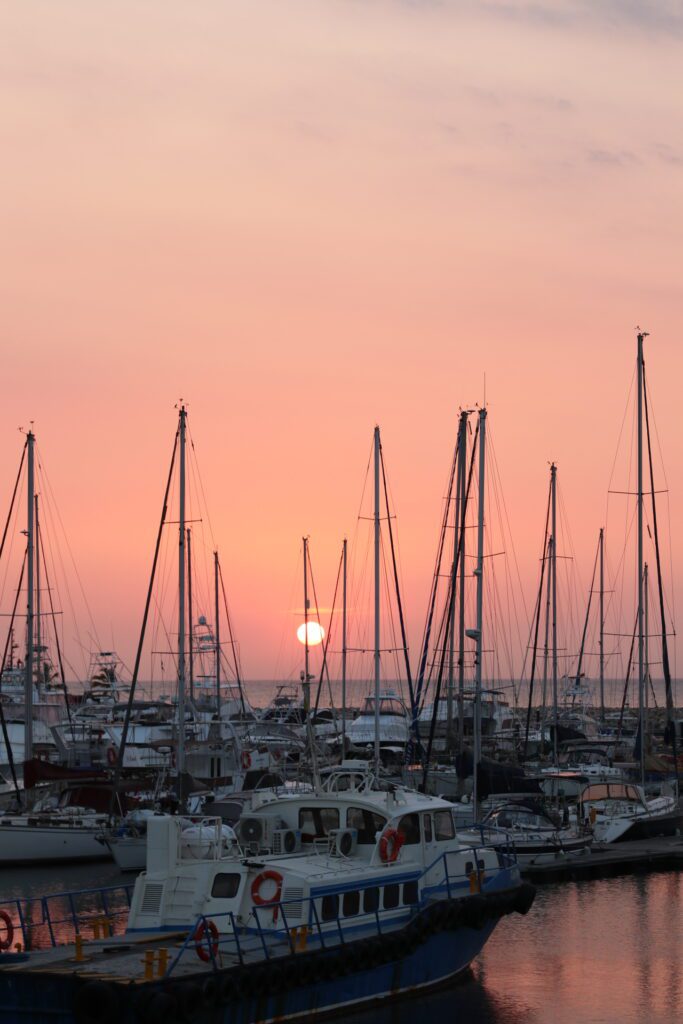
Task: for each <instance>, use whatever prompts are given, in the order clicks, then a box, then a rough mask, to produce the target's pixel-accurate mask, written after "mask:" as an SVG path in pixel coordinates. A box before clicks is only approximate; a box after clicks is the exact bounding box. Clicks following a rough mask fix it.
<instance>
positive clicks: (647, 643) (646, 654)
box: [643, 562, 650, 754]
mask: <svg viewBox="0 0 683 1024" xmlns="http://www.w3.org/2000/svg"><path fill="white" fill-rule="evenodd" d="M643 594H644V598H645V610H644V614H643V619H644V630H645V644H644V651H643V661H644V680H643V698H644V699H643V707H644V713H645V715H646V716H647V717H646V719H645V728H646V730H648V729H649V726H650V721H649V719H650V716H649V714H648V713H647V711H648V704H649V698H648V690H649V684H650V580H649V577H648V568H647V562H646V563H645V565H644V566H643ZM645 741H646V742H645V746H644V748H643V753H644V754H649V753H650V744H649V741H648V735H647V732H646V734H645Z"/></svg>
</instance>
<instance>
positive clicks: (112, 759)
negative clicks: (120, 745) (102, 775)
mask: <svg viewBox="0 0 683 1024" xmlns="http://www.w3.org/2000/svg"><path fill="white" fill-rule="evenodd" d="M117 760H118V754H117V753H116V748H115V747H107V761H108V762H109V764H111V765H115V764H116V762H117Z"/></svg>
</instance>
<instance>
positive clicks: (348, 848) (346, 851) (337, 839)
mask: <svg viewBox="0 0 683 1024" xmlns="http://www.w3.org/2000/svg"><path fill="white" fill-rule="evenodd" d="M328 834H329V839H330V853H331V854H332V856H333V857H350V856H351V854H352V853H355V852H356V847H357V846H358V829H356V828H335V829H332V830H331V831H330V832H329V833H328Z"/></svg>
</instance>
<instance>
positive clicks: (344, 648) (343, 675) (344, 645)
mask: <svg viewBox="0 0 683 1024" xmlns="http://www.w3.org/2000/svg"><path fill="white" fill-rule="evenodd" d="M347 547H348V542H347V540H346V537H344V545H343V548H342V565H343V570H342V572H343V575H342V758H344V757H345V756H346V581H347Z"/></svg>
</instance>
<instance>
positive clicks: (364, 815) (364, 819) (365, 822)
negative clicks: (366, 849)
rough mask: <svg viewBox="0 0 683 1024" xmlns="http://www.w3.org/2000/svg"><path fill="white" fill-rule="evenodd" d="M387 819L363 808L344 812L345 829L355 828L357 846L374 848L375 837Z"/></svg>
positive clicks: (353, 808)
mask: <svg viewBox="0 0 683 1024" xmlns="http://www.w3.org/2000/svg"><path fill="white" fill-rule="evenodd" d="M386 822H387V819H386V818H383V817H382V815H381V814H374V813H373V811H368V810H366V808H365V807H349V809H348V811H347V812H346V827H347V828H355V830H356V831H357V833H358V845H359V846H374V845H375V837H376V835H377V833H378V832H381V831H382V829H383V828H384V826H385V825H386Z"/></svg>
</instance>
